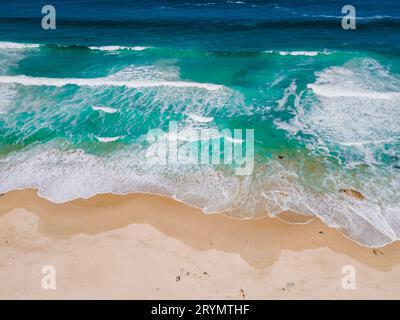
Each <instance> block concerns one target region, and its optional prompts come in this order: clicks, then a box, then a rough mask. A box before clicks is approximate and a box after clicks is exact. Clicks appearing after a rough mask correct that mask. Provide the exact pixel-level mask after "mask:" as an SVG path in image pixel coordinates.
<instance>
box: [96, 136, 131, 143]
mask: <svg viewBox="0 0 400 320" xmlns="http://www.w3.org/2000/svg"><path fill="white" fill-rule="evenodd" d="M94 137H95V138H96V139H97V140H98V141H99V142H104V143H107V142H114V141H117V140H119V139H122V138H124V136H117V137H98V136H94Z"/></svg>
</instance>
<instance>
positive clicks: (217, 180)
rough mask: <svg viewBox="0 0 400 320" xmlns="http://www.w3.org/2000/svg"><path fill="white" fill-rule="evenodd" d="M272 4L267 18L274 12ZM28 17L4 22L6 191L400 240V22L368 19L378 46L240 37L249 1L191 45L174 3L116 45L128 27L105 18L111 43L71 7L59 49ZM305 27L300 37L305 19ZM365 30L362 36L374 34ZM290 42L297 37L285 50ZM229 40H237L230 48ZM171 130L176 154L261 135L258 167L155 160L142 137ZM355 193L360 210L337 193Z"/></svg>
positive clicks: (0, 178) (1, 84)
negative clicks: (249, 133)
mask: <svg viewBox="0 0 400 320" xmlns="http://www.w3.org/2000/svg"><path fill="white" fill-rule="evenodd" d="M34 2H35V1H34ZM34 2H33V3H34ZM89 2H90V1H89ZM100 3H101V4H103V3H102V2H100ZM126 3H130V2H129V1H127V2H126ZM288 3H289V2H286V4H288ZM317 3H318V2H317ZM367 3H368V2H367ZM203 4H204V3H203ZM14 5H15V3H14ZM82 5H83V4H82ZM103 5H104V6H105V8H107V6H106V5H105V4H103ZM178 5H179V2H173V5H172V7H173V6H175V7H176V6H178ZM231 5H233V4H231ZM253 5H258V6H259V7H260V6H261V7H262V5H263V4H262V3H261V2H257V3H256V4H254V3H253ZM267 5H268V6H267ZM141 6H142V7H140V5H139V4H137V3H136V7H135V8H136V10H138V7H140V8H141V9H140V10H143V11H146V10H145V9H146V8H147V7H146V5H145V4H141ZM265 6H266V7H265V8H264V7H262V8H264V9H265V12H264V13H267V12H269V11H268V10H272V9H274V10H278V9H277V8H276V6H271V5H270V3H268V4H265ZM207 7H209V6H207ZM0 8H1V6H0ZM29 8H32V7H29V6H28V7H27V8H25V9H24V10H26V11H25V14H26V15H27V16H29V19H28V18H26V19H25V18H21V17H15V18H10V17H8V18H4V19H3V20H1V21H0V35H2V40H3V42H1V43H0V62H1V63H0V96H1V101H0V136H1V138H2V139H1V140H0V192H6V191H10V190H15V189H21V188H32V187H34V188H37V189H38V192H39V194H40V195H41V196H43V197H45V198H47V199H50V200H51V201H54V202H65V201H69V200H72V199H76V198H88V197H91V196H94V195H96V194H100V193H110V192H112V193H117V194H127V193H132V192H151V193H158V194H164V195H169V196H172V197H174V198H176V199H178V200H181V201H184V202H186V203H188V204H190V205H194V206H196V207H200V208H202V209H203V211H204V212H205V213H213V212H220V211H226V210H231V209H235V210H234V212H232V214H233V215H235V216H237V217H241V218H255V217H260V216H265V215H272V216H275V215H278V214H279V213H281V212H283V211H286V210H295V211H297V212H299V213H301V214H305V215H311V216H318V217H320V218H321V219H322V220H323V221H324V222H325V223H327V224H328V225H330V226H333V227H336V228H338V229H340V230H342V231H344V232H345V233H346V234H347V235H349V236H350V237H351V238H352V239H354V240H355V241H358V242H360V243H362V244H365V245H371V246H377V245H382V244H386V243H389V242H391V241H393V240H396V239H398V238H399V235H400V216H399V214H400V194H399V190H400V109H399V102H400V56H399V55H398V45H399V43H397V42H396V41H390V39H398V38H397V37H398V36H397V35H396V34H395V33H394V32H393V30H398V29H396V28H398V25H397V24H396V23H397V22H396V21H397V20H396V19H397V18H396V17H393V16H392V17H391V18H388V19H389V20H388V21H387V20H385V19H383V18H382V19H381V18H376V20H374V19H372V18H371V20H373V21H375V23H378V26H379V24H380V25H382V24H384V23H386V27H385V28H381V29H379V28H378V29H377V31H370V32H371V34H372V35H374V36H376V39H383V40H382V41H383V42H384V41H386V40H387V39H389V40H388V42H389V43H388V44H386V45H383V46H380V47H378V48H375V46H374V45H373V41H372V39H370V40H369V41H367V40H366V38H365V37H363V36H361V37H356V38H357V39H356V40H354V42H353V43H351V41H350V42H349V39H347V38H346V37H348V36H347V35H346V36H344V37H345V41H343V40H340V42H339V39H342V38H341V36H340V35H339V34H337V33H331V34H330V33H328V34H330V36H329V37H330V38H329V37H328V38H329V39H324V38H323V37H322V38H321V36H320V35H318V30H317V31H313V32H314V33H312V32H311V31H310V33H309V35H310V39H309V41H307V39H303V40H302V41H301V43H300V42H299V40H298V39H299V37H300V35H302V31H301V30H300V31H299V30H298V29H296V28H297V27H296V28H294V29H290V28H289V27H287V26H286V27H285V28H283V30H281V29H279V28H276V29H273V28H272V29H271V27H268V29H267V30H265V25H262V26H261V27H260V26H258V27H257V26H252V25H251V24H250V27H247V28H246V27H244V29H243V26H242V27H240V28H239V27H238V26H237V25H236V23H238V22H237V21H239V20H240V19H239V18H238V17H236V16H235V15H236V14H237V15H239V16H240V14H242V15H243V16H245V17H247V19H248V20H249V21H253V20H252V19H250V18H249V10H253V9H251V8H254V7H250V4H249V7H246V8H245V9H242V10H244V11H241V12H239V13H238V11H235V12H234V11H232V9H231V7H230V6H229V5H226V4H225V6H223V7H221V8H219V9H217V8H215V9H214V10H211V9H207V10H209V11H207V12H203V11H201V12H200V13H202V14H204V15H206V16H207V17H208V19H211V20H212V21H214V22H215V23H217V22H216V21H218V23H219V24H218V25H216V26H213V27H211V26H210V25H209V24H207V27H204V31H203V32H202V31H199V29H196V28H194V27H193V24H194V25H196V23H200V22H198V20H199V19H200V20H201V18H202V17H197V16H196V21H197V22H196V23H195V22H193V23H192V24H191V25H192V27H193V28H194V29H196V30H197V31H195V32H194V33H193V34H192V37H190V36H189V35H188V34H185V32H184V31H183V30H185V29H186V28H183V27H182V25H180V24H179V23H178V22H177V20H176V19H177V16H176V15H178V16H179V19H181V20H179V21H181V23H183V22H182V21H186V20H187V19H189V17H193V14H194V13H193V12H194V11H193V10H194V9H193V8H192V9H190V10H191V11H190V10H189V11H185V10H188V9H185V10H183V9H182V8H180V7H179V8H180V9H177V10H175V11H174V12H175V15H174V16H173V21H174V24H173V23H172V22H171V21H170V20H168V19H169V18H170V17H169V16H168V15H167V16H166V17H164V16H162V14H161V13H159V15H160V16H162V17H163V21H162V22H160V21H158V24H157V23H156V22H154V21H153V20H154V19H155V18H154V16H151V15H154V14H155V13H154V11H146V12H147V16H146V17H147V20H146V19H144V20H145V21H144V22H143V21H142V25H140V26H136V25H135V28H136V29H135V32H138V30H139V31H142V32H139V34H140V36H139V37H138V38H136V39H135V41H130V42H128V41H129V40H128V39H126V38H124V37H122V40H120V39H119V38H118V37H112V36H110V34H111V35H112V34H113V32H114V31H113V28H114V27H115V26H117V25H118V23H117V22H115V21H114V22H112V21H111V22H110V21H108V24H105V23H104V22H103V23H102V24H101V25H102V26H103V28H105V27H104V26H110V27H109V28H110V29H109V30H111V31H109V33H110V34H107V37H100V36H98V35H94V32H95V30H98V28H100V27H99V26H100V25H97V26H98V27H96V21H92V20H91V19H89V18H93V17H86V18H85V19H84V18H83V17H82V16H75V15H74V14H73V13H74V11H73V10H72V9H71V10H72V11H68V10H65V11H64V12H62V14H63V13H64V14H65V15H66V16H65V17H63V15H62V14H60V15H61V17H60V21H61V22H60V23H59V26H58V28H59V30H57V32H58V33H57V34H56V35H53V36H50V39H51V40H47V39H46V38H41V37H40V35H41V34H42V31H37V32H36V33H35V32H34V31H32V30H31V29H30V28H29V30H28V29H27V28H24V26H25V27H26V25H29V24H30V23H33V22H32V21H34V20H32V19H33V18H32V17H31V15H30V14H29V13H30V11H29ZM99 8H100V9H101V8H102V7H101V6H100V4H99V7H98V8H97V10H100V9H99ZM266 8H267V9H268V10H267V9H266ZM279 8H281V7H279ZM14 9H15V8H14ZM66 9H67V7H66ZM264 9H263V10H264ZM292 9H293V8H292ZM323 9H324V7H323V6H320V7H318V6H316V7H315V8H314V9H313V10H314V14H315V15H323V13H324V11H323ZM21 10H22V9H21ZM93 10H94V9H93ZM119 10H120V11H118V12H119V13H121V12H122V11H123V10H122V9H121V8H119ZM160 10H161V9H160ZM163 10H164V9H163ZM179 10H183V11H179ZM223 10H225V11H223ZM293 10H297V11H296V12H300V13H303V14H305V12H307V13H308V14H311V13H310V10H308V11H307V10H306V9H305V8H295V9H293ZM293 10H292V11H293ZM100 11H101V10H100ZM281 11H282V10H281ZM332 11H333V9H332ZM13 12H19V11H13ZM22 12H24V11H22ZM150 12H152V13H151V14H150ZM160 12H161V11H160ZM188 12H189V13H190V14H189V13H188ZM221 12H225V14H227V12H231V15H232V16H231V17H230V20H229V21H228V22H226V21H225V20H224V21H225V22H224V21H222V22H221V21H220V19H221V17H219V16H218V14H221ZM233 12H234V13H235V14H234V13H233ZM278 12H280V11H278ZM285 12H286V11H283V13H281V15H280V16H276V15H272V14H270V16H269V17H270V19H269V20H268V19H267V20H268V21H272V20H274V19H275V20H276V19H278V18H279V17H280V18H281V20H283V21H291V19H293V13H290V14H288V13H285ZM335 12H336V11H335ZM339 12H340V11H339ZM39 13H40V12H39ZM67 13H68V14H69V15H68V14H67ZM200 13H197V11H196V14H200ZM211 13H213V14H214V15H217V16H210V14H211ZM112 14H114V15H116V13H115V12H113V13H112ZM185 14H186V16H185ZM371 14H372V13H370V12H367V13H366V17H367V18H368V17H373V16H375V15H371ZM392 14H393V12H392ZM121 16H122V14H120V15H119V17H121ZM289 16H290V17H289ZM122 17H124V16H122ZM224 17H226V15H225V16H224ZM302 17H303V18H302V19H303V20H301V23H303V24H304V23H306V22H307V21H308V20H307V19H306V18H305V17H304V15H303V16H302ZM67 18H68V19H75V20H74V21H76V20H79V19H81V25H82V26H83V27H82V28H83V29H82V32H81V33H80V34H77V33H76V32H73V28H72V24H68V23H66V26H67V27H66V28H65V29H63V24H62V21H64V20H65V21H67V22H68V21H70V20H68V19H67ZM103 18H104V17H103ZM261 18H262V17H261V16H259V17H257V16H255V17H254V18H253V19H254V21H255V20H257V19H261ZM13 19H14V20H13ZM21 19H22V20H21ZM24 19H25V20H24ZM63 19H64V20H63ZM152 19H153V20H152ZM171 19H172V18H171ZM185 19H186V20H185ZM238 19H239V20H238ZM304 19H305V21H304ZM110 20H112V19H110ZM142 20H143V19H142ZM278 20H279V19H278ZM281 20H279V21H281ZM336 20H337V19H335V18H332V19H330V18H328V19H327V20H326V21H325V20H324V23H325V25H333V24H334V23H335V21H336ZM7 21H9V22H10V21H12V23H13V24H14V26H15V33H14V34H13V35H10V33H6V31H7V28H6V25H7V24H6V22H7ZM21 21H22V22H21ZM89 21H90V23H89ZM102 21H103V20H102ZM129 21H130V20H126V19H125V20H123V22H119V23H122V24H124V23H125V26H126V25H127V24H128V25H129V23H130V22H129ZM152 21H153V22H152ZM232 21H233V22H232ZM240 21H241V22H240V23H242V24H244V22H243V20H240ZM294 21H295V22H296V23H297V26H298V24H299V23H300V22H299V18H296V19H295V20H294ZM367 21H368V19H367ZM152 23H153V24H152ZM263 23H267V22H263ZM293 23H294V22H293ZM338 23H339V26H340V21H339V22H338ZM369 23H373V22H370V21H369V22H366V24H364V25H362V26H363V27H361V31H360V32H361V34H365V32H366V30H367V31H368V30H372V29H373V28H372V27H371V26H370V25H369ZM20 24H22V26H21V25H20ZM160 24H162V25H164V27H165V26H166V25H168V24H169V26H170V28H172V27H171V25H173V26H174V28H178V29H179V28H182V29H180V30H181V31H182V32H181V33H179V32H177V30H175V29H174V31H172V30H170V29H169V28H167V29H166V30H165V31H164V34H162V32H161V31H160V30H161V29H160V28H161V27H160ZM201 25H202V24H198V25H197V27H198V28H200V26H201ZM232 25H233V26H232ZM244 25H249V22H248V21H247V22H246V24H244ZM150 26H153V31H154V33H149V30H148V29H149V28H150ZM279 26H280V28H281V27H282V23H281V22H280V24H279ZM69 28H72V29H69ZM132 28H133V27H132ZM212 28H214V29H212ZM224 28H226V32H224V33H223V34H222V32H221V30H225V29H224ZM248 28H250V29H248ZM252 28H253V29H252ZM288 28H289V29H288ZM335 28H336V27H335ZM390 28H392V29H393V30H391V29H390ZM106 29H107V28H106ZM129 30H131V29H129ZM200 30H201V28H200ZM217 30H219V32H221V34H218V32H217ZM310 30H311V29H310ZM335 30H336V29H335ZM212 31H213V32H214V33H213V34H214V37H211V34H212ZM289 31H291V32H293V35H294V36H292V38H291V39H292V41H287V42H285V41H282V42H280V41H279V39H281V38H282V39H285V38H284V35H285V34H286V35H287V34H289V33H290V32H289ZM129 32H131V31H129ZM129 32H128V33H129ZM271 32H272V33H271ZM374 32H375V33H374ZM382 32H386V34H385V37H384V38H380V36H381V35H382ZM279 33H280V35H281V37H279ZM232 34H233V35H234V36H235V37H234V38H235V39H236V40H235V42H232V41H231V42H229V44H228V45H226V46H222V45H221V43H222V42H223V41H224V40H227V39H232V37H233V36H232ZM248 34H251V37H252V38H249V37H248V36H247V35H248ZM254 34H256V36H255V35H254ZM169 35H170V36H169ZM261 36H263V40H260V41H259V42H257V41H256V40H257V39H261V38H260V37H261ZM268 37H269V38H268ZM104 38H106V39H107V40H106V41H105V40H104ZM295 38H296V40H293V39H295ZM43 39H44V40H43ZM140 39H141V40H140ZM144 39H145V40H144ZM210 39H212V40H210ZM265 39H270V41H271V44H270V45H268V41H265ZM385 39H386V40H385ZM327 40H330V41H329V43H327ZM376 41H378V40H376ZM345 42H346V43H347V44H344V43H345ZM39 43H40V45H39ZM349 43H351V44H349ZM78 44H79V45H78ZM215 44H216V45H215ZM285 44H286V45H285ZM246 45H247V47H246ZM171 122H176V123H177V125H178V136H179V137H180V139H181V140H180V143H183V142H187V141H188V139H184V138H182V137H183V136H184V134H185V132H186V133H187V130H188V129H199V130H203V131H204V130H209V129H216V130H219V131H222V130H224V129H230V130H233V129H242V130H245V129H253V130H254V134H255V143H254V148H255V158H254V159H255V165H254V170H253V171H252V173H251V174H250V175H245V176H240V175H236V174H235V170H234V169H235V165H234V164H232V165H223V164H220V165H211V164H209V165H194V164H183V163H173V164H171V163H170V164H167V165H159V164H154V163H149V162H148V157H147V156H146V152H147V151H148V149H149V147H150V146H151V143H149V141H148V140H147V139H146V136H147V133H148V132H149V131H150V130H152V129H161V130H163V131H168V129H169V125H170V124H171ZM243 138H244V136H243ZM189 140H190V139H189ZM195 140H196V139H195ZM190 141H192V140H190ZM196 141H197V140H196ZM192 142H193V141H192ZM243 144H246V143H243ZM344 189H346V190H354V191H357V192H359V193H361V194H362V195H363V198H364V199H363V200H359V199H357V198H355V197H353V196H351V195H349V194H346V193H343V192H340V191H341V190H344Z"/></svg>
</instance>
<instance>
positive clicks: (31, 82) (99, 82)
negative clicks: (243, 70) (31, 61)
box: [0, 75, 223, 90]
mask: <svg viewBox="0 0 400 320" xmlns="http://www.w3.org/2000/svg"><path fill="white" fill-rule="evenodd" d="M0 83H16V84H21V85H25V86H53V87H64V86H67V85H77V86H89V87H99V86H113V87H128V88H154V87H176V88H201V89H206V90H219V89H221V88H223V86H221V85H216V84H210V83H199V82H189V81H156V80H154V81H153V80H127V81H120V80H112V79H110V78H90V79H85V78H43V77H28V76H25V75H20V76H0Z"/></svg>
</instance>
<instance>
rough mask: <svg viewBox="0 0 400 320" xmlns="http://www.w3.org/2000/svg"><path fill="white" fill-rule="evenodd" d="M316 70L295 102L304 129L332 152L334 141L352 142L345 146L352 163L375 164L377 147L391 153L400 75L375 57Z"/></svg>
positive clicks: (397, 128)
mask: <svg viewBox="0 0 400 320" xmlns="http://www.w3.org/2000/svg"><path fill="white" fill-rule="evenodd" d="M316 75H317V79H316V81H315V82H314V83H313V84H310V85H308V88H309V89H311V90H307V92H306V94H305V96H304V97H303V99H302V102H301V105H299V106H298V107H297V112H298V115H297V117H295V119H296V121H298V124H300V125H302V126H303V128H301V130H304V131H306V132H307V133H309V134H311V135H313V136H314V137H315V143H317V144H318V147H323V150H327V152H328V153H329V150H330V148H331V147H332V145H334V148H337V147H339V148H340V147H341V146H345V147H353V148H352V149H351V150H348V149H343V150H342V152H343V154H342V158H345V159H347V160H346V161H347V163H348V164H349V165H350V164H351V161H356V162H359V161H364V162H366V163H368V164H371V165H374V164H375V163H376V162H377V161H379V159H378V158H376V156H377V154H378V150H380V151H379V152H385V153H387V152H389V150H388V149H386V150H383V148H384V147H385V145H386V144H393V143H396V142H398V141H399V132H400V109H399V104H400V79H399V78H398V77H397V76H396V75H393V74H391V73H390V72H389V71H388V70H386V69H385V68H383V67H382V66H381V65H380V64H379V63H378V62H377V61H375V60H372V59H354V60H352V61H350V62H348V63H346V64H345V65H343V66H342V67H332V68H328V69H326V70H323V71H321V72H318V73H317V74H316ZM315 147H316V146H314V148H315ZM326 147H328V149H326ZM321 150H322V149H321ZM360 157H361V158H360Z"/></svg>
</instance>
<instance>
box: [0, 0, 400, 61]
mask: <svg viewBox="0 0 400 320" xmlns="http://www.w3.org/2000/svg"><path fill="white" fill-rule="evenodd" d="M45 4H52V5H54V6H55V7H56V9H57V16H58V25H57V30H55V31H44V30H42V29H41V25H40V22H41V17H42V15H41V7H42V6H43V5H45ZM345 4H348V1H342V0H340V1H337V0H313V1H311V0H304V1H292V0H283V1H282V0H281V1H279V0H276V1H257V0H245V1H226V0H224V1H221V0H208V1H201V0H197V1H191V0H183V1H143V0H113V1H106V0H53V1H50V3H49V1H41V0H31V1H22V0H12V1H11V0H10V1H7V0H2V1H1V3H0V38H1V39H3V40H8V41H22V42H27V41H28V42H33V43H53V44H81V45H88V44H96V45H107V44H113V45H115V44H120V45H143V46H162V47H166V46H168V47H178V48H182V49H187V48H188V47H189V48H202V49H207V50H217V51H260V50H268V49H281V48H285V49H288V48H296V49H301V48H303V49H307V50H309V49H324V48H331V49H340V48H345V49H353V50H377V51H387V52H395V53H396V52H399V49H400V6H399V3H398V1H397V0H385V1H378V0H365V1H360V0H355V1H351V4H352V5H353V6H355V8H356V10H357V17H358V20H357V23H358V26H357V30H356V31H345V30H342V29H341V16H342V14H341V8H342V7H343V5H345Z"/></svg>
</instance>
